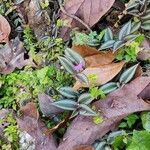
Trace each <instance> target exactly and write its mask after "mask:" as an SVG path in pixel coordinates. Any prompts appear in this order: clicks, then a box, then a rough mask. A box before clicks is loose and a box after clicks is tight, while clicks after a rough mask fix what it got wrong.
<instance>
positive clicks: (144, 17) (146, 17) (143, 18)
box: [141, 12, 150, 20]
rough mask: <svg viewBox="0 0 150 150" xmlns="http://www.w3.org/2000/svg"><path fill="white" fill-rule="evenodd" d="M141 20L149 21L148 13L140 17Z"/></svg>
mask: <svg viewBox="0 0 150 150" xmlns="http://www.w3.org/2000/svg"><path fill="white" fill-rule="evenodd" d="M141 19H142V20H149V19H150V12H148V13H146V15H145V16H143V17H141Z"/></svg>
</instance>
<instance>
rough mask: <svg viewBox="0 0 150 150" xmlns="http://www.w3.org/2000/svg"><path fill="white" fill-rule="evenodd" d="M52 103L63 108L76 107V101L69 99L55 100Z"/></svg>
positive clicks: (70, 108) (72, 108) (71, 108)
mask: <svg viewBox="0 0 150 150" xmlns="http://www.w3.org/2000/svg"><path fill="white" fill-rule="evenodd" d="M52 105H54V106H56V107H58V108H61V109H64V110H75V109H76V108H77V102H75V101H72V100H69V99H66V100H60V101H56V102H54V103H52Z"/></svg>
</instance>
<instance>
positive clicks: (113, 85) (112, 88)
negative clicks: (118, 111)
mask: <svg viewBox="0 0 150 150" xmlns="http://www.w3.org/2000/svg"><path fill="white" fill-rule="evenodd" d="M117 88H118V84H117V83H116V82H109V83H106V84H105V85H103V86H101V87H100V89H101V90H102V91H103V92H104V93H105V94H108V93H110V92H113V91H115V90H116V89H117Z"/></svg>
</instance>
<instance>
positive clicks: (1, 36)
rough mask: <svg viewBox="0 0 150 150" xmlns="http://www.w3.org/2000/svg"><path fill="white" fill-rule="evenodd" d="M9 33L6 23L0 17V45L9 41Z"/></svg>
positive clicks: (0, 16) (8, 26)
mask: <svg viewBox="0 0 150 150" xmlns="http://www.w3.org/2000/svg"><path fill="white" fill-rule="evenodd" d="M10 32H11V28H10V25H9V23H8V21H7V20H6V19H5V18H4V17H3V16H2V15H0V43H7V42H8V41H9V34H10Z"/></svg>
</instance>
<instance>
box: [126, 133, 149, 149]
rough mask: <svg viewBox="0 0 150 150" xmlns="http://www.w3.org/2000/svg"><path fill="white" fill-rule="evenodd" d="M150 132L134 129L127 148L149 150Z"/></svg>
mask: <svg viewBox="0 0 150 150" xmlns="http://www.w3.org/2000/svg"><path fill="white" fill-rule="evenodd" d="M149 141H150V132H148V131H134V132H133V137H132V140H131V144H130V145H129V146H128V147H127V150H149V149H150V142H149Z"/></svg>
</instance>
